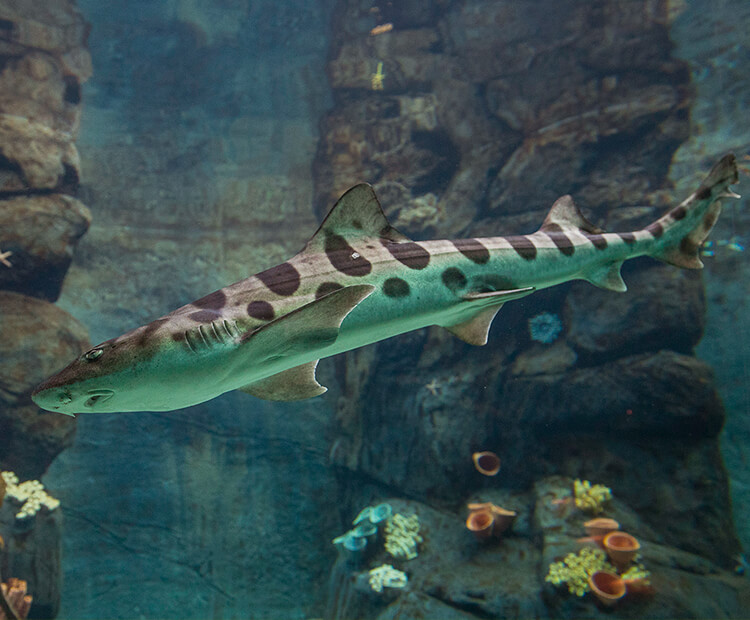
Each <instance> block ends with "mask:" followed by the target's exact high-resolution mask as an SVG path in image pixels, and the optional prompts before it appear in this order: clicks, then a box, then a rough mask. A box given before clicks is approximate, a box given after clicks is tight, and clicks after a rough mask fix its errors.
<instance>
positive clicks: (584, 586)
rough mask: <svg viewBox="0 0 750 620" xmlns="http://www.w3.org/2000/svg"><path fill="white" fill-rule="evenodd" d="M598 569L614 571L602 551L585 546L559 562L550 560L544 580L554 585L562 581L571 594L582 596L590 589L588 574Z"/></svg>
mask: <svg viewBox="0 0 750 620" xmlns="http://www.w3.org/2000/svg"><path fill="white" fill-rule="evenodd" d="M598 570H606V571H609V572H611V573H614V572H616V571H615V568H614V566H612V565H611V564H610V563H609V562H607V554H606V553H604V551H602V550H601V549H591V548H589V547H586V548H584V549H581V550H580V551H579V552H578V553H569V554H568V555H566V556H565V557H564V558H563V560H562V561H560V562H552V564H550V566H549V573H547V576H546V577H545V579H544V580H545V581H549V582H550V583H551V584H554V585H556V586H557V585H560V584H563V583H564V584H565V585H566V586H568V591H569V592H570V593H571V594H575V595H576V596H583V595H584V594H586V592H588V591H589V589H590V588H589V576H590V575H592V574H593V573H595V572H596V571H598Z"/></svg>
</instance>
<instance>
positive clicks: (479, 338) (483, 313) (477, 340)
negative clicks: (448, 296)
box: [443, 286, 535, 346]
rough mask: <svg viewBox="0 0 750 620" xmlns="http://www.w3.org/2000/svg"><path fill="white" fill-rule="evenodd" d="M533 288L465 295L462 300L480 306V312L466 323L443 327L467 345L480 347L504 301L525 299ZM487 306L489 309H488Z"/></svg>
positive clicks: (485, 341)
mask: <svg viewBox="0 0 750 620" xmlns="http://www.w3.org/2000/svg"><path fill="white" fill-rule="evenodd" d="M534 290H535V289H534V287H533V286H528V287H526V288H517V289H510V290H505V291H491V292H488V293H467V294H466V295H464V296H463V298H464V299H465V300H466V301H468V302H470V303H472V304H477V305H479V306H480V308H481V309H480V310H479V311H477V312H476V313H475V314H473V315H472V316H471V318H470V319H469V320H468V321H462V322H461V323H456V324H454V325H444V326H443V327H445V329H447V330H448V331H449V332H450V333H452V334H453V335H454V336H456V337H458V338H460V339H461V340H463V341H464V342H466V343H468V344H473V345H477V346H482V345H485V344H487V337H488V335H489V333H490V326H491V325H492V320H493V319H494V318H495V315H496V314H497V313H498V311H499V310H500V308H502V306H503V304H504V303H505V302H506V301H511V300H512V299H519V298H520V297H526V295H530V294H531V293H533V292H534ZM488 304H489V307H488Z"/></svg>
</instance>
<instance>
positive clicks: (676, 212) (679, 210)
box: [669, 205, 687, 221]
mask: <svg viewBox="0 0 750 620" xmlns="http://www.w3.org/2000/svg"><path fill="white" fill-rule="evenodd" d="M669 215H671V216H672V218H673V219H675V220H677V221H680V220H681V219H682V218H683V217H685V216H686V215H687V209H686V208H685V207H683V206H682V205H680V206H679V207H675V208H674V209H672V210H671V211H670V212H669Z"/></svg>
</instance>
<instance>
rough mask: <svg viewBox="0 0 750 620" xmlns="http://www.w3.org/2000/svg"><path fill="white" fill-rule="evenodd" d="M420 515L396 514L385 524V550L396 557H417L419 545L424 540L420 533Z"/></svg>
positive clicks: (408, 558)
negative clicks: (406, 515)
mask: <svg viewBox="0 0 750 620" xmlns="http://www.w3.org/2000/svg"><path fill="white" fill-rule="evenodd" d="M419 528H420V524H419V517H418V516H417V515H416V514H413V515H412V516H410V517H405V516H404V515H402V514H400V513H396V514H394V515H393V516H392V517H390V518H389V519H388V521H387V522H386V525H385V550H386V551H387V552H388V553H390V554H391V555H392V556H393V557H394V558H401V559H405V560H412V559H414V558H416V557H417V545H418V544H419V543H421V542H422V541H423V539H422V537H421V536H420V535H419Z"/></svg>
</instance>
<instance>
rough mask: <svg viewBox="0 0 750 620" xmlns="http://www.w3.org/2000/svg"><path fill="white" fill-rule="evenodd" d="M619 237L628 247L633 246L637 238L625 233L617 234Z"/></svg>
mask: <svg viewBox="0 0 750 620" xmlns="http://www.w3.org/2000/svg"><path fill="white" fill-rule="evenodd" d="M617 235H618V236H619V237H620V239H622V240H623V241H624V242H625V243H627V244H628V245H633V244H634V243H635V242H636V238H635V235H634V234H633V233H629V232H624V233H617Z"/></svg>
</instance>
